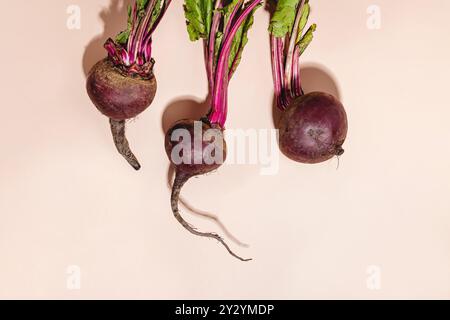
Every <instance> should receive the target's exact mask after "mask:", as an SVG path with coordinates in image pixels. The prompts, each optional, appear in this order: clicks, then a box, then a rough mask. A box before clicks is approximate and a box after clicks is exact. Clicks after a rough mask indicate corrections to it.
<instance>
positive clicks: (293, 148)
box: [279, 92, 347, 163]
mask: <svg viewBox="0 0 450 320" xmlns="http://www.w3.org/2000/svg"><path fill="white" fill-rule="evenodd" d="M279 129H280V149H281V151H282V152H283V153H284V154H285V155H286V156H287V157H289V158H290V159H292V160H294V161H298V162H303V163H319V162H323V161H326V160H329V159H331V158H332V157H334V156H340V155H342V154H343V153H344V149H342V144H343V143H344V141H345V138H346V136H347V116H346V113H345V110H344V107H343V106H342V104H341V103H340V102H339V101H338V100H337V99H336V98H334V97H333V96H332V95H329V94H326V93H321V92H313V93H309V94H306V95H303V96H300V97H298V98H296V99H294V100H293V101H292V102H291V103H290V105H289V106H288V107H287V109H286V110H285V112H284V113H283V115H282V117H281V119H280V123H279Z"/></svg>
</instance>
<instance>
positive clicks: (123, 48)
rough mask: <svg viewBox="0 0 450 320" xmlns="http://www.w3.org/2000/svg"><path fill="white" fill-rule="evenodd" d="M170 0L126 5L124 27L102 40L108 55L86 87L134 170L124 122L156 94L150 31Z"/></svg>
mask: <svg viewBox="0 0 450 320" xmlns="http://www.w3.org/2000/svg"><path fill="white" fill-rule="evenodd" d="M170 2H171V0H164V1H161V0H136V2H135V3H134V6H133V7H131V6H130V7H129V8H128V28H127V29H126V30H125V31H123V32H121V33H120V34H119V35H117V37H116V39H115V40H112V39H111V38H110V39H108V40H107V41H106V43H105V49H106V50H107V52H108V57H107V58H105V59H103V60H101V61H99V62H98V63H97V64H96V65H95V66H94V67H93V68H92V70H91V71H90V72H89V75H88V78H87V83H86V89H87V92H88V95H89V97H90V99H91V100H92V102H93V103H94V105H95V106H96V107H97V109H98V110H99V111H100V112H101V113H103V114H104V115H105V116H107V117H108V118H109V119H110V126H111V132H112V135H113V139H114V143H115V145H116V147H117V150H118V151H119V153H120V154H121V155H122V156H123V157H124V158H125V159H126V160H127V161H128V162H129V163H130V165H131V166H132V167H133V168H134V169H136V170H139V169H140V167H141V166H140V164H139V162H138V160H137V159H136V157H135V156H134V154H133V152H132V151H131V149H130V147H129V144H128V140H127V139H126V136H125V121H126V120H128V119H132V118H135V117H136V116H138V115H139V114H140V113H142V112H143V111H144V110H145V109H147V108H148V107H149V106H150V104H151V103H152V101H153V99H154V97H155V94H156V89H157V85H156V78H155V75H154V74H153V66H154V64H155V61H154V59H153V58H152V34H153V32H154V31H155V29H156V27H157V26H158V24H159V22H160V21H161V19H162V18H163V16H164V14H165V12H166V10H167V8H168V7H169V4H170Z"/></svg>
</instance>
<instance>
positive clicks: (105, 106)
mask: <svg viewBox="0 0 450 320" xmlns="http://www.w3.org/2000/svg"><path fill="white" fill-rule="evenodd" d="M86 86H87V92H88V94H89V97H90V98H91V100H92V102H93V103H94V105H95V106H96V107H97V109H98V110H99V111H100V112H101V113H103V114H104V115H105V116H107V117H109V118H111V119H114V120H126V119H132V118H134V117H136V116H137V115H139V114H140V113H141V112H143V111H144V110H145V109H147V108H148V107H149V106H150V104H151V103H152V101H153V99H154V98H155V94H156V89H157V85H156V79H155V76H154V75H153V76H152V77H151V78H150V79H143V78H141V77H139V76H138V75H136V76H129V75H124V74H123V73H122V72H121V71H120V70H119V68H117V67H116V66H115V65H114V64H113V63H112V61H111V60H110V59H109V58H106V59H104V60H101V61H99V62H98V63H97V64H96V65H95V66H94V67H93V68H92V70H91V71H90V72H89V75H88V78H87V85H86Z"/></svg>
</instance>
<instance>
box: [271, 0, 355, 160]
mask: <svg viewBox="0 0 450 320" xmlns="http://www.w3.org/2000/svg"><path fill="white" fill-rule="evenodd" d="M309 13H310V6H309V0H278V1H277V2H276V8H275V10H274V13H273V14H272V18H271V23H270V27H269V31H270V37H271V52H272V71H273V79H274V87H275V98H276V103H277V106H278V108H279V109H281V110H282V111H283V114H282V116H281V118H280V122H279V124H278V128H279V130H280V149H281V151H282V152H283V153H284V154H285V155H286V156H287V157H289V158H290V159H292V160H294V161H297V162H301V163H320V162H323V161H326V160H329V159H330V158H332V157H334V156H340V155H342V154H343V153H344V149H343V148H342V145H343V144H344V141H345V139H346V137H347V128H348V123H347V115H346V112H345V110H344V107H343V105H342V104H341V103H340V102H339V101H338V100H337V99H336V98H335V97H333V96H332V95H330V94H327V93H323V92H312V93H309V94H304V92H303V89H302V85H301V79H300V77H301V75H300V64H299V58H300V56H301V55H302V54H303V52H304V51H305V50H306V48H307V47H308V45H309V44H310V43H311V41H312V39H313V33H314V31H315V29H316V25H315V24H313V25H312V26H310V27H309V29H307V30H306V31H305V27H306V24H307V22H308V17H309ZM304 31H305V32H304Z"/></svg>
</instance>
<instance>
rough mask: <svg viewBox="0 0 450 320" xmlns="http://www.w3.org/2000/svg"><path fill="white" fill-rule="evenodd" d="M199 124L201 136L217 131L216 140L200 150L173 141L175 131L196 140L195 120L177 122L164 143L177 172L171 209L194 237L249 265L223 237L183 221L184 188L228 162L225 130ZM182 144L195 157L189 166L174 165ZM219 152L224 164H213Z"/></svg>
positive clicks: (204, 145)
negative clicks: (215, 243)
mask: <svg viewBox="0 0 450 320" xmlns="http://www.w3.org/2000/svg"><path fill="white" fill-rule="evenodd" d="M197 124H200V126H201V133H202V134H204V133H205V132H208V130H214V131H215V132H216V134H215V137H217V138H211V139H208V140H206V141H205V140H204V139H203V140H202V143H201V145H200V148H199V149H195V144H194V143H191V142H192V141H182V142H174V141H172V138H173V136H174V135H173V133H174V132H175V131H176V130H185V131H186V132H188V133H189V136H191V137H194V136H195V121H193V120H181V121H178V122H177V123H176V124H175V125H173V126H172V128H170V129H169V130H168V131H167V134H166V139H165V147H166V153H167V156H168V157H169V159H170V161H171V163H172V165H174V166H175V169H176V174H175V181H174V183H173V186H172V195H171V206H172V211H173V214H174V216H175V218H176V219H177V220H178V222H180V224H181V225H182V226H183V227H184V228H185V229H187V230H188V231H189V232H191V233H192V234H194V235H196V236H200V237H208V238H213V239H216V240H217V241H219V242H220V243H221V244H222V245H223V246H225V248H226V249H227V250H228V252H229V253H230V254H231V255H232V256H234V257H236V258H237V259H240V260H243V261H247V260H248V259H242V258H241V257H239V256H238V255H236V254H235V253H234V252H233V251H232V250H231V249H230V247H229V246H228V245H227V244H226V242H225V241H224V240H223V239H222V237H220V236H219V235H218V234H215V233H207V232H200V231H197V230H196V229H195V228H194V227H192V226H191V225H190V224H189V223H187V222H186V220H184V219H183V217H182V216H181V214H180V211H179V209H178V203H179V199H180V192H181V188H182V187H183V186H184V184H185V183H186V182H187V181H188V180H189V179H190V178H192V177H195V176H198V175H203V174H207V173H210V172H212V171H214V170H217V169H218V168H219V167H220V166H221V165H222V163H223V161H225V159H226V153H227V152H226V149H227V147H226V142H225V139H224V136H223V129H221V128H219V127H217V128H213V127H212V126H211V125H210V124H209V123H208V121H206V120H205V119H203V121H197ZM180 143H184V144H186V143H187V145H185V146H183V147H185V148H184V149H183V150H186V148H188V149H190V154H191V155H192V157H191V158H190V159H191V161H190V162H189V163H185V162H182V163H179V162H177V161H174V159H175V158H176V157H175V156H174V155H173V151H174V148H175V147H176V146H179V144H180ZM209 150H211V151H209ZM216 152H219V153H220V157H218V158H219V159H222V161H218V162H216V161H214V158H216V156H217V154H216ZM180 156H183V154H181V155H180ZM196 160H197V161H196Z"/></svg>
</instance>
